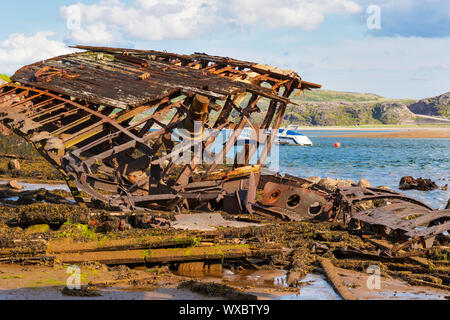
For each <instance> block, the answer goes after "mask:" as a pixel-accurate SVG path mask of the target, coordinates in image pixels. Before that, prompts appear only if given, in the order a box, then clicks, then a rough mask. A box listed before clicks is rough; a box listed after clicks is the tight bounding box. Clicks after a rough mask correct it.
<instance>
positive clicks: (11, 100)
mask: <svg viewBox="0 0 450 320" xmlns="http://www.w3.org/2000/svg"><path fill="white" fill-rule="evenodd" d="M29 93H30V90H25V91H23V92H21V93H18V94H16V95H14V96H10V97H9V98H8V99H7V100H4V101H2V102H0V110H2V109H5V108H9V107H10V105H11V104H12V103H14V99H21V98H22V97H24V96H27V95H28V94H29Z"/></svg>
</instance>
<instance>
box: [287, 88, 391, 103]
mask: <svg viewBox="0 0 450 320" xmlns="http://www.w3.org/2000/svg"><path fill="white" fill-rule="evenodd" d="M294 94H295V92H294ZM301 100H302V101H318V102H336V101H343V102H366V101H382V100H386V98H383V97H381V96H379V95H376V94H372V93H356V92H341V91H332V90H312V91H305V92H304V93H303V95H302V99H301Z"/></svg>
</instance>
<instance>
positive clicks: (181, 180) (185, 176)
mask: <svg viewBox="0 0 450 320" xmlns="http://www.w3.org/2000/svg"><path fill="white" fill-rule="evenodd" d="M226 126H227V123H224V124H222V125H221V126H220V127H218V128H214V129H215V130H213V131H212V132H211V133H210V134H209V135H208V136H207V137H206V138H205V139H204V140H203V141H202V142H201V143H202V148H201V149H200V148H197V151H198V152H202V151H203V152H208V151H209V149H208V147H209V146H210V145H211V144H212V143H213V142H214V140H215V138H216V137H217V135H218V134H220V132H221V130H222V129H223V128H225V127H226ZM183 149H184V148H183ZM178 153H179V152H178ZM198 157H199V155H198V154H195V155H194V158H193V159H191V162H190V163H189V164H187V165H185V166H184V168H183V170H182V171H181V173H180V174H179V175H178V178H177V180H176V183H175V185H179V186H182V187H184V186H186V185H187V184H188V183H189V177H190V175H191V174H192V172H193V171H194V170H195V168H197V166H198V161H197V159H198ZM167 173H169V170H168V171H166V172H165V174H167Z"/></svg>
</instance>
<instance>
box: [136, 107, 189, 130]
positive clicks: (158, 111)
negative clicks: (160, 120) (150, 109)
mask: <svg viewBox="0 0 450 320" xmlns="http://www.w3.org/2000/svg"><path fill="white" fill-rule="evenodd" d="M181 104H182V101H179V102H176V103H173V104H168V105H162V104H161V105H159V106H158V108H157V109H156V110H155V112H154V113H153V114H152V115H151V116H148V117H147V118H145V119H143V120H140V121H139V122H136V123H133V124H132V125H130V126H129V127H128V128H127V129H128V130H131V129H133V128H136V127H138V126H140V125H141V124H143V123H145V124H146V125H148V124H149V123H151V124H152V125H153V124H154V123H155V122H156V120H155V119H154V118H155V117H159V116H161V115H164V114H166V113H167V112H169V111H170V110H171V109H176V108H178V107H179V106H180V105H181ZM152 125H151V126H152ZM151 126H150V128H151ZM144 128H145V126H144ZM150 128H148V130H149V129H150ZM148 130H147V131H148Z"/></svg>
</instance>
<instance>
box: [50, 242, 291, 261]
mask: <svg viewBox="0 0 450 320" xmlns="http://www.w3.org/2000/svg"><path fill="white" fill-rule="evenodd" d="M281 252H282V249H281V248H276V247H275V248H255V247H250V246H248V245H222V246H219V245H218V246H213V247H188V248H173V249H153V250H121V251H96V252H85V253H60V254H56V255H54V257H55V258H56V259H58V260H59V261H61V262H63V263H69V264H74V263H83V262H98V263H102V264H107V265H120V264H142V263H171V262H182V261H204V260H224V259H239V258H248V257H267V256H270V255H274V254H279V253H281Z"/></svg>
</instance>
